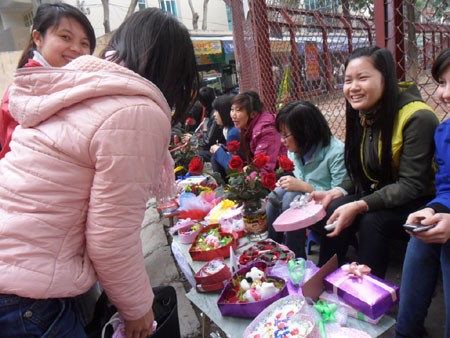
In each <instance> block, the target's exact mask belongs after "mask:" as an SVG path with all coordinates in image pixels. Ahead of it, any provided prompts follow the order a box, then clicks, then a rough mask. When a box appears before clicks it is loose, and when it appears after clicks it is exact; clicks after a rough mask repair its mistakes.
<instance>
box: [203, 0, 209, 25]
mask: <svg viewBox="0 0 450 338" xmlns="http://www.w3.org/2000/svg"><path fill="white" fill-rule="evenodd" d="M208 2H209V0H203V20H202V30H204V31H206V30H207V29H208Z"/></svg>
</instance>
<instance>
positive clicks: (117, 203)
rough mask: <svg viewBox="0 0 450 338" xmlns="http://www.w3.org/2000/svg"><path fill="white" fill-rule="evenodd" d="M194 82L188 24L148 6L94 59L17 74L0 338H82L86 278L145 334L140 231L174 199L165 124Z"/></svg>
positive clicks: (1, 258)
mask: <svg viewBox="0 0 450 338" xmlns="http://www.w3.org/2000/svg"><path fill="white" fill-rule="evenodd" d="M197 74H198V73H197V67H196V61H195V55H194V51H193V47H192V42H191V39H190V36H189V33H188V31H187V29H186V27H184V26H183V25H182V24H181V23H180V22H179V21H178V20H177V19H176V18H175V17H173V16H172V15H170V14H168V13H167V12H164V11H161V10H159V9H156V8H148V9H145V10H142V11H139V12H136V13H134V14H133V15H132V16H131V17H129V18H128V19H127V20H126V21H125V22H124V23H123V24H122V25H121V26H120V27H119V28H118V29H117V30H116V31H115V33H114V34H113V36H112V37H111V40H110V42H109V43H108V45H107V47H106V49H105V51H104V53H103V59H100V58H96V57H93V56H81V57H79V58H77V59H76V60H74V61H72V62H70V63H69V64H68V65H66V66H64V67H61V68H44V67H42V68H33V69H32V68H23V69H19V70H17V72H16V74H15V79H14V83H13V84H12V86H11V90H10V101H9V108H10V111H11V114H12V116H13V117H14V119H15V120H16V121H17V122H18V123H19V126H18V127H17V128H16V129H15V131H14V134H13V136H12V139H11V143H10V147H11V151H10V153H9V154H8V156H6V157H5V158H3V159H2V160H1V161H0V328H1V330H0V331H1V332H0V337H4V336H8V337H17V336H24V337H25V336H27V337H31V336H32V337H35V336H36V337H41V336H43V337H44V336H45V337H47V336H48V337H49V336H52V337H77V338H78V337H83V338H84V337H86V334H85V333H84V330H83V327H82V325H81V322H80V318H79V315H80V314H79V313H78V310H77V307H76V306H74V297H76V296H78V295H80V294H83V293H85V292H86V291H87V290H88V289H89V288H90V287H91V286H92V285H93V284H94V283H95V282H96V281H99V282H100V284H101V286H102V287H103V289H104V290H105V292H106V294H107V295H108V298H109V299H110V300H111V302H112V303H113V304H114V305H115V306H116V307H117V309H118V311H119V313H120V315H121V317H122V318H123V319H124V321H125V333H126V334H125V335H126V337H127V338H130V337H142V338H143V337H147V336H148V335H150V334H151V333H152V323H153V312H152V302H153V292H152V288H151V285H150V281H149V278H148V274H147V272H146V269H145V265H144V257H143V254H142V246H141V239H140V229H141V223H142V220H143V217H144V211H145V207H146V202H147V201H148V199H149V198H150V197H156V198H159V197H165V196H170V195H171V194H172V193H173V192H174V191H175V190H174V189H173V188H174V181H173V180H174V176H173V161H172V159H171V157H170V154H169V152H168V146H169V141H170V134H171V121H172V119H173V120H175V121H178V120H183V119H184V117H185V113H186V112H187V110H188V107H189V106H190V104H191V102H192V101H193V100H194V99H195V97H193V95H192V93H197V92H198V82H199V79H198V75H197ZM172 109H173V110H175V113H174V116H171V111H172Z"/></svg>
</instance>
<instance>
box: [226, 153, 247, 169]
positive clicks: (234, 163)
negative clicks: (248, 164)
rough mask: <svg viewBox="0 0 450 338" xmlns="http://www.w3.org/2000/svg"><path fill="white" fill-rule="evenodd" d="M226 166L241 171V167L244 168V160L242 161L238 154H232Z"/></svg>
mask: <svg viewBox="0 0 450 338" xmlns="http://www.w3.org/2000/svg"><path fill="white" fill-rule="evenodd" d="M228 166H229V167H230V169H231V170H239V171H241V170H242V168H244V161H242V158H241V157H240V156H238V155H233V156H232V157H231V160H230V162H229V163H228Z"/></svg>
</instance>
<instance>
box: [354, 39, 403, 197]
mask: <svg viewBox="0 0 450 338" xmlns="http://www.w3.org/2000/svg"><path fill="white" fill-rule="evenodd" d="M362 57H367V58H369V59H370V61H371V62H372V64H373V66H374V67H375V69H377V70H378V71H379V72H380V73H381V75H382V77H383V80H384V89H383V93H382V96H381V99H380V102H379V108H378V111H377V113H376V114H377V116H378V117H377V122H376V123H377V125H379V127H380V133H381V136H380V137H381V143H382V149H381V163H380V177H379V182H380V183H381V185H384V184H387V183H390V182H391V181H392V179H393V173H392V149H391V148H392V134H393V129H394V121H395V119H396V118H397V115H398V111H399V93H400V89H399V87H398V83H397V76H396V72H395V62H394V58H393V57H392V54H391V52H389V50H387V49H384V48H379V47H376V46H371V47H362V48H358V49H355V51H354V52H353V53H352V54H351V55H350V56H349V58H348V59H347V61H346V63H345V68H346V69H347V66H348V64H349V63H350V62H351V61H352V60H355V59H358V58H362ZM380 85H383V84H381V83H380ZM345 120H346V133H345V165H346V167H347V171H348V173H349V175H350V177H351V178H352V180H353V183H354V184H355V187H356V191H357V192H360V191H361V190H367V189H369V186H370V184H371V182H369V181H368V179H367V178H366V177H365V174H364V170H363V167H362V163H361V161H362V159H361V154H360V151H361V143H362V135H363V127H362V126H361V124H360V119H359V111H358V110H355V109H353V108H352V106H351V104H350V103H349V102H348V101H346V111H345Z"/></svg>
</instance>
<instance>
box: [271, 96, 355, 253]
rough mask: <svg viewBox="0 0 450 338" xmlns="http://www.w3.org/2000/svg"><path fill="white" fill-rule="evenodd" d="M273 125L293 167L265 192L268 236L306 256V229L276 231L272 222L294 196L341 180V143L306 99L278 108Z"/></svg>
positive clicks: (320, 188)
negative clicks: (288, 173)
mask: <svg viewBox="0 0 450 338" xmlns="http://www.w3.org/2000/svg"><path fill="white" fill-rule="evenodd" d="M276 128H277V130H278V131H279V132H280V134H281V141H282V142H283V144H284V145H285V146H286V148H287V150H288V157H289V158H290V159H291V160H292V161H293V162H294V166H295V169H294V176H290V175H288V176H283V177H281V178H280V179H279V180H278V182H277V188H276V189H275V191H274V192H272V193H271V194H270V195H269V202H268V203H267V206H266V212H267V224H268V226H269V237H270V238H271V239H273V240H275V241H276V242H279V243H282V242H283V237H284V243H285V244H286V245H287V246H288V247H289V249H291V250H292V251H293V252H294V253H295V256H296V257H302V258H305V259H306V254H305V239H306V230H305V229H300V230H295V231H289V232H286V233H283V232H276V231H275V229H274V228H273V226H272V224H273V222H274V221H275V220H276V219H277V217H278V216H279V215H280V214H281V213H282V212H283V211H285V210H287V209H288V208H289V206H290V204H291V202H292V201H293V200H294V198H295V197H296V196H297V195H299V194H305V193H311V192H312V191H315V190H329V189H331V188H333V187H335V186H337V185H338V184H340V183H341V182H342V180H343V179H344V177H345V175H346V173H347V171H346V170H345V163H344V144H343V143H342V142H341V141H339V140H338V139H336V138H335V137H333V136H332V135H331V130H330V127H329V126H328V124H327V121H326V120H325V118H324V117H323V115H322V113H321V112H320V110H319V109H318V108H317V107H316V106H314V105H313V104H312V103H310V102H307V101H295V102H291V103H289V104H288V105H286V106H285V107H284V108H282V109H281V110H280V112H279V113H278V115H277V119H276Z"/></svg>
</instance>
